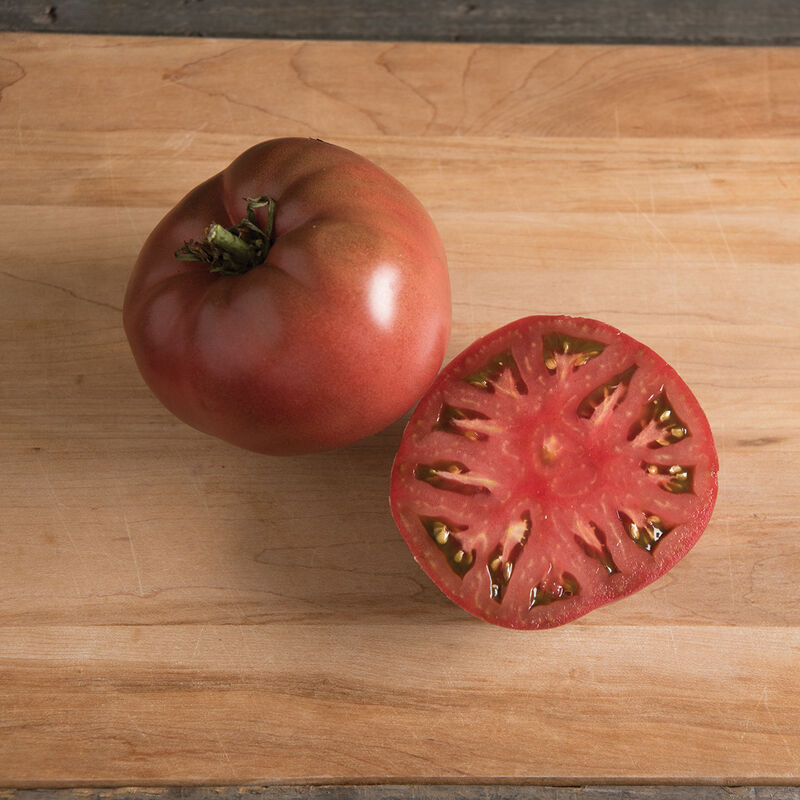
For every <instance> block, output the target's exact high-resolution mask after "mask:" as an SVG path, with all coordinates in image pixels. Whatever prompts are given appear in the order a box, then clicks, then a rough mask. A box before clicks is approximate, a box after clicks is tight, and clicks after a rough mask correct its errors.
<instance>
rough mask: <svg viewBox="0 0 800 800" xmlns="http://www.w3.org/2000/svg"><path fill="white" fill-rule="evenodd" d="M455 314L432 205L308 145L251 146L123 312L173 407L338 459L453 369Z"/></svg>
mask: <svg viewBox="0 0 800 800" xmlns="http://www.w3.org/2000/svg"><path fill="white" fill-rule="evenodd" d="M450 317H451V307H450V279H449V274H448V269H447V261H446V255H445V251H444V247H443V245H442V242H441V238H440V236H439V233H438V231H437V229H436V226H435V224H434V222H433V220H432V219H431V217H430V215H429V214H428V212H427V211H426V209H425V208H424V207H423V205H422V203H421V202H420V201H419V200H418V199H417V198H416V197H415V196H414V195H413V194H412V192H411V191H410V190H409V189H408V188H407V187H405V186H404V185H402V184H401V183H400V182H399V181H398V180H396V179H395V178H394V177H392V176H391V175H389V174H388V173H386V172H385V171H384V170H382V169H381V168H380V167H378V166H377V165H376V164H374V163H372V162H370V161H369V160H367V159H366V158H364V157H363V156H361V155H358V154H357V153H354V152H352V151H350V150H347V149H346V148H343V147H339V146H336V145H334V144H330V143H327V142H323V141H320V140H318V139H302V138H284V139H273V140H270V141H266V142H262V143H260V144H257V145H255V146H253V147H251V148H250V149H248V150H246V151H245V152H244V153H242V154H241V155H239V156H238V157H237V158H235V159H234V160H233V162H232V163H231V164H230V165H229V166H228V167H226V168H225V169H224V170H222V172H220V173H218V174H216V175H214V176H212V177H210V178H209V179H208V180H207V181H205V182H203V183H202V184H200V185H199V186H197V187H195V188H194V189H192V190H191V191H190V192H189V193H188V194H187V195H186V196H185V197H184V198H183V199H182V200H180V201H179V202H178V203H177V205H176V206H175V207H174V208H173V209H172V210H171V211H169V212H168V213H167V214H166V215H165V217H164V218H163V219H162V220H161V222H160V223H159V224H158V225H157V226H156V228H155V229H154V230H153V231H152V233H151V234H150V236H149V237H148V238H147V240H146V242H145V243H144V245H143V247H142V250H141V252H140V254H139V257H138V259H137V261H136V264H135V265H134V268H133V271H132V274H131V277H130V280H129V283H128V287H127V291H126V294H125V301H124V306H123V324H124V328H125V333H126V335H127V337H128V341H129V343H130V346H131V351H132V353H133V356H134V359H135V361H136V364H137V366H138V368H139V371H140V372H141V374H142V377H143V379H144V381H145V383H146V384H147V385H148V386H149V387H150V389H151V390H152V392H153V394H154V395H155V396H156V397H157V398H158V399H159V400H160V401H161V403H163V405H164V406H166V408H167V409H168V410H169V411H171V412H172V413H173V414H174V415H175V416H176V417H178V418H179V419H181V420H182V421H183V422H185V423H187V424H189V425H191V426H193V427H195V428H197V429H198V430H200V431H203V432H205V433H207V434H209V435H212V436H216V437H218V438H220V439H223V440H225V441H227V442H230V443H231V444H234V445H237V446H239V447H243V448H246V449H248V450H253V451H256V452H259V453H265V454H269V455H295V454H301V453H310V452H316V451H321V450H332V449H334V448H337V447H342V446H344V445H347V444H350V443H352V442H355V441H357V440H359V439H363V438H364V437H367V436H370V435H372V434H374V433H377V432H378V431H380V430H382V429H383V428H385V427H386V426H387V425H390V424H391V423H393V422H395V421H396V420H397V419H399V418H401V417H402V416H403V415H404V414H405V413H406V412H407V411H408V410H409V409H410V408H411V407H412V406H413V405H414V404H415V403H416V402H417V401H418V400H419V398H420V396H421V395H422V394H423V393H424V391H425V390H426V389H427V388H428V386H430V384H431V382H432V381H433V380H434V378H435V377H436V374H437V373H438V371H439V369H440V368H441V366H442V362H443V360H444V355H445V349H446V346H447V343H448V339H449V334H450ZM365 398H368V399H365Z"/></svg>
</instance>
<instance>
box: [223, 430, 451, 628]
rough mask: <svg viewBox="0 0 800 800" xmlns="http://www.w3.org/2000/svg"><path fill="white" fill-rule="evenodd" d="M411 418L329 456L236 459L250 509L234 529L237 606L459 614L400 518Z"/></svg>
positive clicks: (354, 613)
mask: <svg viewBox="0 0 800 800" xmlns="http://www.w3.org/2000/svg"><path fill="white" fill-rule="evenodd" d="M407 421H408V416H406V417H404V418H402V419H401V420H398V421H397V422H395V423H394V424H392V425H391V426H389V427H388V428H386V429H384V430H383V431H381V432H380V433H378V434H376V435H374V436H372V437H369V438H368V439H365V440H362V441H360V442H357V443H355V444H352V445H350V446H348V447H344V448H340V449H338V450H335V451H330V452H326V453H318V454H311V455H305V456H295V457H281V458H276V457H267V456H257V455H254V454H237V455H236V456H235V457H234V458H233V461H234V463H232V464H231V465H230V467H229V469H228V475H229V478H228V479H229V480H231V479H233V480H236V479H237V478H236V477H235V476H234V475H231V472H233V473H238V480H239V481H240V486H239V490H240V492H241V501H242V503H243V504H244V505H245V506H246V509H247V511H246V513H245V514H244V517H243V518H242V519H241V523H242V524H239V525H236V526H234V529H233V530H232V531H231V534H232V535H233V536H235V537H236V539H237V546H236V550H235V553H232V554H231V555H232V557H233V559H234V560H233V562H231V563H229V564H228V570H229V575H228V580H231V581H235V582H236V583H237V593H238V595H239V598H240V601H243V600H244V598H245V597H246V598H247V602H246V607H245V606H243V604H242V602H239V604H238V605H239V606H240V607H241V608H242V611H243V612H244V613H245V614H246V616H247V621H249V622H250V623H254V622H266V621H272V620H274V621H278V620H282V619H287V618H292V619H310V618H315V617H320V618H324V617H328V616H331V615H335V616H336V617H337V618H342V617H352V618H357V619H359V620H363V621H365V622H366V621H370V620H373V621H377V620H380V619H382V618H385V617H386V616H387V615H388V616H394V615H406V616H407V615H422V614H429V613H432V612H433V613H442V611H443V610H444V611H445V613H456V614H458V613H461V612H459V610H458V609H457V608H455V607H454V606H452V604H451V603H450V601H448V600H447V599H446V598H445V597H444V595H442V594H441V592H439V590H438V589H437V588H436V586H435V585H434V584H433V583H432V582H431V581H430V579H429V578H428V577H427V576H426V575H425V574H424V572H423V571H422V569H421V568H420V567H419V566H418V565H417V564H416V562H415V561H414V559H413V557H412V556H411V553H410V551H409V549H408V547H407V546H406V544H405V541H404V540H403V538H402V536H401V535H400V532H399V531H398V529H397V527H396V526H395V524H394V521H393V519H392V515H391V511H390V508H389V481H390V473H391V468H392V462H393V460H394V455H395V452H396V450H397V447H398V446H399V443H400V438H401V436H402V432H403V429H404V427H405V424H406V423H407ZM229 455H231V454H230V453H229ZM451 607H452V608H451ZM243 621H244V620H243Z"/></svg>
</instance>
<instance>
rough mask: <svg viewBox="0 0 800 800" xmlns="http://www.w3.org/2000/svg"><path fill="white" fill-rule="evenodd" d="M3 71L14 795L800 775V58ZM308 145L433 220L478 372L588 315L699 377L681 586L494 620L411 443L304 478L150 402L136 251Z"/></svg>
mask: <svg viewBox="0 0 800 800" xmlns="http://www.w3.org/2000/svg"><path fill="white" fill-rule="evenodd" d="M0 53H2V58H0V170H2V174H3V176H4V180H3V181H2V182H0V207H2V214H0V237H1V239H0V240H2V242H3V249H2V251H1V254H0V365H1V366H2V373H3V379H2V381H0V421H1V422H2V424H0V470H2V475H3V481H2V482H0V510H2V514H1V515H0V724H2V727H3V735H2V736H0V785H3V786H10V787H17V788H25V787H36V786H57V785H58V786H81V785H83V786H89V785H93V786H121V785H122V786H124V785H170V784H173V785H174V784H179V785H180V784H201V783H204V784H246V783H254V784H262V783H267V784H283V783H330V782H333V783H340V782H374V781H377V782H381V783H391V784H397V783H403V782H418V781H419V782H430V781H434V782H442V781H445V782H446V781H450V780H457V781H472V782H481V781H492V782H496V781H501V782H502V781H506V782H512V783H531V782H533V783H542V784H548V783H549V784H551V785H552V784H573V785H574V784H575V783H578V782H587V781H588V782H601V783H602V782H606V783H607V782H617V781H644V782H651V783H652V782H684V783H697V782H700V783H717V784H725V783H731V782H740V783H742V782H743V783H767V782H774V783H784V784H792V783H798V782H800V691H799V690H800V679H798V670H797V668H798V666H799V665H800V599H798V593H797V588H796V587H797V586H798V585H800V558H798V541H800V537H798V533H800V530H799V528H800V525H798V508H797V501H798V490H797V474H798V461H799V460H800V458H799V452H800V437H799V436H798V434H799V433H800V424H799V423H798V420H800V414H799V413H798V412H800V400H798V389H800V352H799V350H800V348H799V347H798V345H800V335H799V333H800V331H799V326H798V322H797V313H796V309H797V307H798V305H799V304H800V283H799V282H798V279H797V267H796V264H797V251H798V236H797V230H798V221H800V217H798V210H797V209H798V207H800V206H798V200H800V147H799V146H798V145H799V144H800V110H799V109H800V106H798V105H797V103H796V102H795V100H796V88H797V86H798V82H800V52H797V51H793V50H776V49H763V50H750V49H724V50H723V49H692V48H683V49H682V48H672V49H662V48H639V47H631V48H617V47H555V46H515V45H491V46H490V45H483V46H473V45H466V44H462V45H441V44H439V45H437V44H395V45H391V44H385V43H384V44H378V43H356V42H349V43H343V42H342V43H333V42H328V43H326V42H317V43H311V42H288V41H276V42H255V41H228V40H177V39H175V40H170V39H126V38H112V37H95V38H93V37H80V36H47V35H21V34H14V35H11V34H6V35H2V36H0ZM243 75H247V76H250V79H249V80H248V81H242V80H241V76H243ZM253 76H258V78H259V79H258V80H253ZM285 134H298V135H313V136H319V137H323V138H327V139H330V140H332V141H335V142H337V143H340V144H343V145H345V146H349V147H351V148H353V149H355V150H357V151H358V152H360V153H362V154H363V155H365V156H367V157H369V158H372V159H373V160H375V161H376V162H378V163H380V164H381V165H382V166H384V167H385V168H386V169H388V170H389V171H391V172H392V173H393V174H394V175H396V176H397V177H398V178H399V179H400V180H402V181H403V182H405V183H406V184H407V185H408V186H409V188H411V189H412V191H414V192H415V193H416V194H417V195H418V196H419V197H420V199H421V200H422V201H423V202H424V203H425V205H426V206H427V207H428V209H429V210H430V211H431V214H432V215H433V217H434V219H435V221H436V223H437V225H438V226H439V228H440V230H441V233H442V236H443V239H444V242H445V246H446V248H447V251H448V256H449V260H450V267H451V275H452V282H453V298H454V306H453V310H454V326H453V336H452V340H451V343H450V347H449V353H448V354H449V355H455V353H457V352H458V351H460V350H461V349H462V348H463V347H464V346H466V345H467V344H468V343H469V342H470V341H472V340H473V339H474V338H475V337H477V336H478V335H480V334H482V333H485V332H488V331H489V330H491V329H493V328H495V327H497V326H499V325H501V324H503V323H505V322H508V321H511V320H512V319H514V318H516V317H520V316H524V315H527V314H532V313H562V312H563V313H573V314H582V315H589V316H595V317H598V318H600V319H603V320H605V321H607V322H609V323H611V324H614V325H617V326H619V327H621V328H623V329H624V330H626V331H627V332H628V333H630V334H631V335H633V336H635V337H637V338H640V339H641V340H643V341H645V342H646V343H647V344H649V345H650V346H652V347H653V348H654V349H656V350H657V351H658V352H660V353H661V354H662V355H663V356H664V357H665V358H667V359H668V360H669V361H670V362H672V363H673V364H674V365H675V366H676V368H677V369H678V370H679V372H680V373H681V374H682V376H683V377H684V378H685V379H686V380H687V382H688V383H689V384H690V385H691V386H692V387H693V389H694V390H695V392H696V394H697V396H698V398H699V399H700V401H701V402H702V404H703V405H704V407H705V408H706V411H707V413H708V416H709V419H710V421H711V424H712V427H713V429H714V432H715V436H716V440H717V444H718V448H719V452H720V459H721V484H720V495H719V501H718V506H717V510H716V512H715V515H714V518H713V520H712V523H711V525H710V527H709V529H708V531H707V533H706V534H705V535H704V537H703V538H702V539H701V541H700V543H699V544H698V545H697V547H696V548H695V549H694V550H693V551H692V553H691V554H690V555H689V556H688V557H687V558H686V559H685V560H684V561H682V562H681V563H680V564H679V565H678V566H677V567H676V568H675V569H674V570H673V571H672V572H671V573H669V574H668V575H667V576H666V577H665V578H663V579H662V580H660V581H659V582H658V583H657V584H655V585H654V586H652V587H650V588H649V589H647V590H645V591H643V592H641V593H639V594H637V595H635V596H633V597H631V598H629V599H627V600H625V601H624V602H620V603H617V604H615V605H613V606H610V607H606V608H603V609H599V610H597V611H596V612H593V613H592V614H590V615H589V616H587V617H586V618H584V619H581V620H579V621H578V622H575V623H573V624H571V625H568V626H566V627H564V628H561V629H557V630H554V631H549V632H541V633H535V634H519V633H514V632H510V631H505V630H501V629H496V628H493V627H491V626H487V625H485V624H482V623H478V622H477V621H475V620H473V619H472V618H470V617H468V616H467V615H465V614H464V613H463V612H461V611H460V610H459V609H458V608H456V607H455V606H453V605H452V604H450V603H449V601H447V600H446V599H445V598H444V597H443V596H442V595H441V594H440V593H439V592H438V590H436V589H435V587H434V586H433V585H432V584H431V583H430V581H428V580H427V578H426V577H425V575H424V574H423V573H422V572H421V570H419V568H418V567H417V566H416V565H415V564H414V562H413V560H412V559H411V557H410V555H409V553H408V550H407V548H406V547H405V545H404V543H403V541H402V539H401V537H400V535H399V533H398V532H397V530H396V529H395V527H394V525H393V524H392V520H391V516H390V514H389V512H388V504H387V492H388V472H389V468H390V465H391V461H392V457H393V454H394V451H395V448H396V446H397V444H398V441H399V437H400V434H401V431H402V425H403V420H400V421H398V422H397V423H396V424H394V425H393V426H391V427H389V428H388V429H387V430H385V431H383V432H382V433H381V434H379V435H377V436H375V437H372V438H371V439H369V440H365V441H363V442H360V443H358V444H356V445H353V446H351V447H349V448H345V449H343V450H340V451H337V452H334V453H327V454H321V455H317V456H310V457H304V458H289V459H269V458H265V457H259V456H256V455H254V454H250V453H246V452H243V451H238V450H235V449H233V448H231V447H229V446H226V445H224V444H222V443H221V442H217V441H214V440H211V439H209V438H207V437H204V436H202V435H201V434H199V433H197V432H195V431H193V430H191V429H189V428H187V427H186V426H184V425H182V424H181V423H179V422H178V421H176V420H175V419H174V418H172V417H171V416H170V415H169V414H168V413H167V412H166V411H165V410H164V409H163V408H162V407H161V406H160V405H159V404H158V403H157V402H156V401H155V400H154V399H153V397H152V396H151V395H150V393H149V392H148V390H147V389H146V387H145V386H144V384H143V383H142V381H141V378H140V377H139V375H138V372H137V371H136V368H135V366H134V364H133V362H132V359H131V356H130V354H129V351H128V348H127V343H126V341H125V338H124V334H123V332H122V328H121V324H120V306H121V299H122V295H123V292H124V287H125V283H126V280H127V276H128V273H129V270H130V266H131V264H132V262H133V260H134V258H135V256H136V253H137V251H138V248H139V246H140V245H141V243H142V241H143V239H144V238H145V236H146V235H147V233H148V232H149V230H150V228H151V227H152V226H153V225H154V224H155V222H156V221H157V220H158V219H159V218H160V216H161V215H162V214H163V213H164V211H165V210H166V209H167V208H169V207H170V206H171V205H172V204H173V203H174V202H175V201H176V200H177V199H178V198H179V197H180V196H181V195H182V194H183V193H184V192H185V191H186V190H188V189H189V188H191V187H192V186H193V185H194V184H196V183H197V182H199V181H200V180H202V179H204V178H205V177H207V176H208V175H210V174H211V173H213V172H214V171H215V170H217V169H219V168H220V167H222V166H224V165H225V164H226V163H227V162H228V161H230V160H231V159H232V158H233V157H234V156H235V155H236V154H238V153H239V152H240V151H241V150H243V149H244V148H245V147H247V146H249V145H250V144H253V143H255V142H256V141H258V140H260V139H263V138H269V137H272V136H279V135H285Z"/></svg>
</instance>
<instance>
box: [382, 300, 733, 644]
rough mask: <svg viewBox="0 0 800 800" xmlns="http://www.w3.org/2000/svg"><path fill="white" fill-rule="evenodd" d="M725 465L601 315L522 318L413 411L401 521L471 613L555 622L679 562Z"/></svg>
mask: <svg viewBox="0 0 800 800" xmlns="http://www.w3.org/2000/svg"><path fill="white" fill-rule="evenodd" d="M717 466H718V465H717V455H716V450H715V448H714V441H713V438H712V435H711V429H710V427H709V424H708V421H707V420H706V417H705V415H704V414H703V411H702V409H701V408H700V405H699V404H698V402H697V400H696V399H695V397H694V395H693V394H692V393H691V391H690V390H689V388H688V387H687V386H686V384H685V383H684V382H683V381H682V380H681V378H680V377H679V376H678V375H677V373H676V372H675V370H673V369H672V368H671V367H670V366H669V365H668V364H667V363H666V362H665V361H664V360H663V359H662V358H661V357H659V356H658V355H657V354H656V353H654V352H653V351H652V350H650V349H649V348H648V347H646V346H645V345H643V344H641V343H640V342H637V341H636V340H634V339H632V338H631V337H629V336H626V335H625V334H624V333H622V332H621V331H619V330H617V329H615V328H612V327H610V326H609V325H606V324H604V323H602V322H598V321H595V320H589V319H580V318H574V317H548V316H540V317H527V318H525V319H521V320H518V321H516V322H514V323H512V324H510V325H507V326H506V327H504V328H501V329H499V330H497V331H494V332H493V333H490V334H489V335H488V336H486V337H484V338H482V339H480V340H478V341H477V342H475V343H474V344H472V345H471V346H470V347H469V348H467V349H466V350H465V351H464V352H463V353H461V354H460V355H459V356H457V357H456V358H455V359H454V360H453V361H452V362H451V363H450V364H449V365H448V366H447V367H446V368H445V369H444V370H443V371H442V372H441V374H440V375H439V377H438V378H437V380H436V381H435V383H434V384H433V386H432V387H431V389H430V390H429V392H428V393H427V394H426V395H425V397H424V398H423V399H422V401H420V403H419V405H418V406H417V409H416V411H415V412H414V414H413V416H412V418H411V420H410V422H409V423H408V426H407V428H406V431H405V433H404V435H403V441H402V443H401V445H400V449H399V450H398V453H397V457H396V459H395V463H394V468H393V471H392V485H391V504H392V513H393V515H394V518H395V521H396V522H397V525H398V527H399V528H400V531H401V532H402V534H403V536H404V537H405V539H406V541H407V543H408V545H409V547H410V548H411V551H412V553H413V554H414V557H415V558H416V559H417V561H418V562H419V563H420V565H421V566H422V567H423V569H424V570H425V571H426V572H427V573H428V575H429V576H430V577H431V578H432V579H433V580H434V582H435V583H436V584H437V585H438V586H439V588H440V589H441V590H442V591H443V592H444V593H445V594H446V595H448V596H449V597H450V598H451V599H452V600H454V601H455V602H456V603H458V605H460V606H461V607H462V608H464V609H466V610H467V611H469V612H470V613H471V614H474V615H475V616H477V617H479V618H481V619H484V620H487V621H488V622H493V623H496V624H498V625H503V626H506V627H511V628H549V627H554V626H556V625H561V624H563V623H565V622H569V621H570V620H573V619H575V618H576V617H580V616H582V615H583V614H586V613H587V612H589V611H591V610H592V609H594V608H597V607H598V606H600V605H603V604H605V603H609V602H612V601H613V600H617V599H619V598H621V597H624V596H626V595H629V594H631V593H633V592H635V591H637V590H639V589H641V588H642V587H644V586H646V585H647V584H649V583H651V582H652V581H654V580H655V579H656V578H658V577H659V576H661V575H663V574H664V573H665V572H666V571H667V570H669V569H670V568H671V567H673V566H674V565H675V564H676V563H677V562H678V561H679V560H680V559H681V558H682V557H683V556H684V555H685V554H686V553H687V551H688V550H689V549H690V548H691V547H692V545H694V544H695V542H696V541H697V539H698V538H699V536H700V534H701V533H702V532H703V530H704V529H705V527H706V525H707V523H708V521H709V519H710V517H711V512H712V510H713V507H714V501H715V499H716V494H717Z"/></svg>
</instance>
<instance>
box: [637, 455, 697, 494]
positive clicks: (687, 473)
mask: <svg viewBox="0 0 800 800" xmlns="http://www.w3.org/2000/svg"><path fill="white" fill-rule="evenodd" d="M641 466H642V469H643V470H644V471H645V472H646V473H647V474H648V475H652V476H653V478H654V479H655V481H656V483H658V485H659V487H660V488H661V489H663V490H664V491H665V492H670V493H672V494H689V493H692V492H694V470H695V468H694V465H685V464H670V465H663V464H648V463H647V462H646V461H642V464H641Z"/></svg>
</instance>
